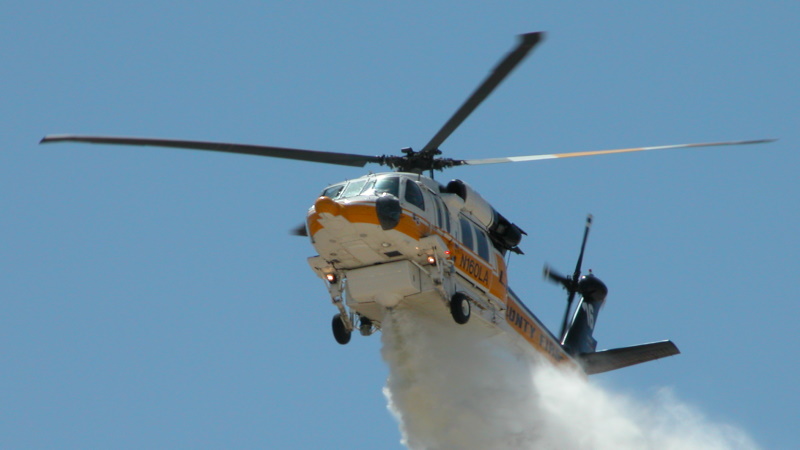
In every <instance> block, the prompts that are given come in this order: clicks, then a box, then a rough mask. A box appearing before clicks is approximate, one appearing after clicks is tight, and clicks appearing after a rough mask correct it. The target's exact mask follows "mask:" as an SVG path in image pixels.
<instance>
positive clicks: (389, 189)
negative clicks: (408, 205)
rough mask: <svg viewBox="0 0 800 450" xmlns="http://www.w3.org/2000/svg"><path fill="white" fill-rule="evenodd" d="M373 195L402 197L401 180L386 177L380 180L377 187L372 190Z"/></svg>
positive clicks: (376, 184) (376, 183)
mask: <svg viewBox="0 0 800 450" xmlns="http://www.w3.org/2000/svg"><path fill="white" fill-rule="evenodd" d="M371 194H373V195H380V194H392V195H394V196H395V197H398V196H399V195H400V178H398V177H386V178H381V179H379V180H378V181H376V182H375V186H374V187H373V188H372V192H371Z"/></svg>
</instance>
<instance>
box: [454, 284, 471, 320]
mask: <svg viewBox="0 0 800 450" xmlns="http://www.w3.org/2000/svg"><path fill="white" fill-rule="evenodd" d="M471 311H472V310H471V307H470V303H469V297H467V296H466V295H464V294H462V293H461V292H456V293H455V294H453V297H452V298H451V299H450V314H452V315H453V320H455V321H456V323H457V324H460V325H463V324H465V323H467V322H469V316H470V312H471Z"/></svg>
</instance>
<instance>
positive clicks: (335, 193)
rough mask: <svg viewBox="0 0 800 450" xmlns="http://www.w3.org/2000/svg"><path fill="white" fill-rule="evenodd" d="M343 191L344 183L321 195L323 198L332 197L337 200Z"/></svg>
mask: <svg viewBox="0 0 800 450" xmlns="http://www.w3.org/2000/svg"><path fill="white" fill-rule="evenodd" d="M342 189H344V183H342V184H336V185H333V186H331V187H329V188H327V189H325V190H324V191H322V194H320V195H321V196H323V197H330V198H334V199H335V198H336V197H338V196H339V194H341V193H342Z"/></svg>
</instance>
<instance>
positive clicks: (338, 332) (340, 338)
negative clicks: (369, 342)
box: [331, 314, 352, 345]
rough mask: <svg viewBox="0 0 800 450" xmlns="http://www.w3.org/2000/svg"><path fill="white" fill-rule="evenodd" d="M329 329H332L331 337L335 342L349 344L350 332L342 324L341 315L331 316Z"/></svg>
mask: <svg viewBox="0 0 800 450" xmlns="http://www.w3.org/2000/svg"><path fill="white" fill-rule="evenodd" d="M331 328H333V337H334V338H335V339H336V342H338V343H340V344H342V345H345V344H347V343H348V342H350V337H351V336H352V331H351V330H348V329H347V326H346V325H345V324H344V321H343V320H342V315H341V314H336V315H335V316H333V321H331Z"/></svg>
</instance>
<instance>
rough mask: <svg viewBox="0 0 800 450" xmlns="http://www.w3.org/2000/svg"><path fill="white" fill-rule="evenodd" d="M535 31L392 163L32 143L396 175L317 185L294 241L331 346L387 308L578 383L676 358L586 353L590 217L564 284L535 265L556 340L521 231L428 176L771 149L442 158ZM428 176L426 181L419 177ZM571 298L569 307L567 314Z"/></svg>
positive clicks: (293, 152) (597, 289) (626, 351)
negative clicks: (497, 342)
mask: <svg viewBox="0 0 800 450" xmlns="http://www.w3.org/2000/svg"><path fill="white" fill-rule="evenodd" d="M543 37H544V33H541V32H535V33H527V34H523V35H521V36H520V39H519V42H518V44H517V45H516V47H515V48H514V49H513V50H512V51H511V52H510V53H509V54H508V55H506V56H505V57H504V58H503V59H502V60H501V61H500V62H499V64H498V65H497V66H496V67H495V68H494V69H493V71H492V72H491V73H490V75H489V76H488V77H487V78H486V80H484V81H483V83H481V84H480V85H479V86H478V88H477V89H476V90H475V91H474V92H473V93H472V95H471V96H470V97H469V98H468V99H467V100H466V102H464V104H463V105H461V107H460V108H459V109H458V110H457V111H456V112H455V114H453V116H452V117H451V118H450V120H448V121H447V123H445V124H444V126H443V127H442V128H441V129H440V130H439V132H438V133H437V134H436V135H435V136H434V137H433V138H432V139H431V140H430V142H428V143H427V144H426V145H425V146H424V147H423V148H422V149H421V150H419V151H414V150H412V149H411V148H404V149H402V153H403V155H402V156H393V155H390V156H385V155H384V156H368V155H359V154H348V153H333V152H323V151H314V150H301V149H294V148H282V147H270V146H261V145H244V144H226V143H216V142H202V141H184V140H172V139H153V138H136V137H106V136H79V135H49V136H46V137H45V138H43V139H42V141H41V143H51V142H64V141H73V142H86V143H93V144H116V145H136V146H157V147H172V148H182V149H194V150H209V151H218V152H228V153H239V154H248V155H258V156H269V157H276V158H288V159H295V160H303V161H312V162H320V163H327V164H338V165H344V166H356V167H364V166H365V165H366V164H379V165H383V166H388V167H389V168H391V169H394V170H395V171H394V172H387V173H376V174H372V173H370V174H368V175H365V176H363V177H361V178H356V179H353V180H347V181H343V182H341V183H336V184H334V185H331V186H328V187H326V188H325V189H324V190H323V191H322V193H321V195H320V196H319V198H317V199H316V201H315V202H314V205H313V206H312V207H311V208H310V209H309V210H308V214H307V217H306V223H305V224H304V225H303V226H301V227H299V228H298V229H296V230H294V234H298V235H302V236H308V237H310V239H311V244H312V245H313V246H314V248H315V249H316V251H317V252H318V255H317V256H312V257H310V258H308V262H309V265H310V266H311V268H312V269H313V270H314V272H315V273H316V274H317V275H318V276H319V277H320V278H322V279H323V280H324V282H325V284H326V286H327V289H328V292H329V294H330V298H331V301H332V303H333V305H334V306H335V307H336V308H337V309H338V313H337V314H336V315H335V316H334V317H333V321H332V328H333V335H334V337H335V339H336V341H337V342H339V343H340V344H347V343H348V342H349V341H350V338H351V335H352V333H353V331H354V330H356V329H358V330H359V332H360V333H361V334H362V335H365V336H368V335H371V334H373V333H374V332H375V331H377V330H379V329H380V328H381V322H382V321H384V320H385V317H386V314H387V311H389V310H391V309H393V308H397V307H401V306H402V307H407V308H418V309H420V310H423V311H430V312H431V313H436V312H437V311H438V312H446V311H449V313H450V315H452V318H453V320H454V321H455V322H457V323H458V324H466V323H467V322H468V321H470V319H471V318H473V317H475V319H473V321H481V322H483V323H484V324H485V325H487V326H489V327H491V328H492V329H493V331H498V332H504V333H506V334H507V335H508V336H509V337H510V338H511V339H512V340H513V341H515V342H517V343H518V344H520V345H522V346H524V347H526V348H533V349H534V350H536V351H538V352H539V353H540V354H542V355H544V357H545V358H547V359H549V360H550V361H551V362H552V363H554V364H566V365H570V366H576V367H579V368H581V369H582V370H583V371H584V372H585V373H586V374H587V375H588V374H594V373H600V372H606V371H609V370H614V369H618V368H622V367H626V366H630V365H633V364H638V363H642V362H646V361H651V360H654V359H658V358H663V357H666V356H671V355H675V354H677V353H679V351H678V348H677V347H676V346H675V344H673V343H672V342H671V341H660V342H653V343H648V344H642V345H637V346H632V347H624V348H617V349H612V350H603V351H596V345H597V343H596V341H595V339H594V338H593V337H592V333H593V331H594V326H595V321H596V319H597V314H598V312H599V310H600V308H601V307H602V305H603V303H604V302H605V298H606V295H607V293H608V290H607V288H606V286H605V285H604V284H603V282H602V281H600V280H599V279H598V278H597V277H595V276H594V275H593V274H591V272H590V273H589V274H588V275H583V276H582V275H581V264H582V260H583V254H584V250H585V247H586V239H587V237H588V234H589V227H590V225H591V221H592V218H591V216H589V217H588V219H587V222H586V228H585V231H584V234H583V242H582V244H581V247H580V254H579V257H578V262H577V264H576V266H575V270H574V272H573V273H572V274H571V275H570V276H564V275H560V274H558V273H557V272H555V271H553V270H551V269H550V268H549V267H545V270H544V274H545V277H546V278H548V279H549V280H551V281H554V282H556V283H558V284H560V285H562V286H563V287H564V289H566V291H567V292H568V298H567V308H566V311H565V313H564V320H563V323H562V325H561V330H560V332H559V334H558V335H557V336H556V335H554V334H553V333H551V332H550V331H549V330H548V329H547V328H546V327H545V326H544V325H543V324H542V323H541V321H540V320H539V319H538V318H537V317H536V316H535V315H534V314H533V313H532V312H531V311H530V310H529V309H528V308H527V307H526V306H525V305H524V304H523V302H522V301H521V300H520V299H519V298H518V297H517V296H516V295H515V294H514V292H513V291H512V290H511V289H510V288H509V286H508V272H507V263H506V257H507V256H508V254H509V252H511V253H517V254H522V251H521V250H520V248H519V244H520V242H521V240H522V237H523V235H525V234H526V233H525V232H524V231H523V230H522V229H521V228H520V227H519V226H517V225H516V224H514V223H512V222H511V221H509V220H508V219H507V218H506V217H505V216H503V215H502V214H500V213H499V212H497V211H496V210H495V209H494V208H493V207H492V205H491V204H489V202H487V201H486V200H484V199H483V198H482V197H481V196H480V194H478V192H476V191H475V190H474V189H473V188H472V187H470V185H468V184H467V183H465V182H463V181H461V180H452V181H450V182H449V183H447V185H442V184H439V183H438V182H437V181H435V180H434V179H433V174H434V171H442V170H444V169H447V168H450V167H455V166H463V165H481V164H497V163H512V162H527V161H538V160H544V159H553V158H571V157H579V156H592V155H604V154H613V153H625V152H638V151H648V150H667V149H677V148H687V147H710V146H721V145H742V144H757V143H765V142H771V141H772V140H770V139H762V140H752V141H736V142H711V143H696V144H679V145H665V146H659V147H640V148H626V149H616V150H599V151H588V152H577V153H561V154H549V155H532V156H512V157H505V158H488V159H471V160H463V159H450V158H442V157H440V156H439V155H441V153H442V152H441V151H440V150H439V147H440V146H441V145H442V143H444V141H445V140H446V139H447V138H448V137H449V136H450V135H451V134H452V133H453V132H454V131H455V130H456V129H457V128H458V126H459V125H461V123H462V122H463V121H464V120H465V119H466V118H467V117H468V116H469V115H470V114H471V113H472V112H473V111H474V110H475V109H476V108H477V107H478V106H479V105H480V104H481V102H482V101H483V100H485V99H486V98H487V97H488V96H489V95H490V94H491V93H492V91H493V90H494V89H495V88H496V87H497V86H498V85H499V84H500V83H501V82H502V81H503V80H504V79H505V78H506V76H508V74H509V73H511V72H512V71H513V70H514V68H515V67H516V66H517V65H518V64H519V63H520V62H521V61H522V60H523V59H524V58H525V57H526V56H527V54H528V53H529V52H530V51H531V50H532V49H533V48H534V47H535V46H536V45H537V44H538V43H539V42H541V41H542V39H543ZM425 172H429V173H430V176H425V175H423V173H425ZM576 294H580V295H581V300H580V302H579V304H578V306H577V307H576V308H575V309H574V312H573V308H572V306H573V305H572V304H573V300H574V298H575V296H576Z"/></svg>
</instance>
